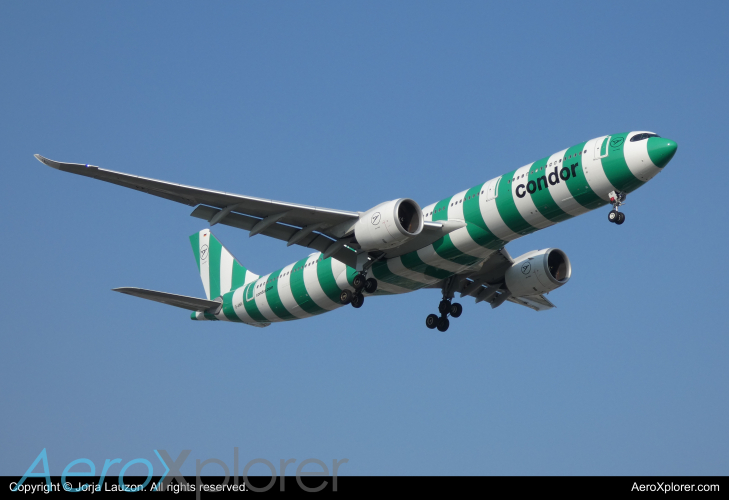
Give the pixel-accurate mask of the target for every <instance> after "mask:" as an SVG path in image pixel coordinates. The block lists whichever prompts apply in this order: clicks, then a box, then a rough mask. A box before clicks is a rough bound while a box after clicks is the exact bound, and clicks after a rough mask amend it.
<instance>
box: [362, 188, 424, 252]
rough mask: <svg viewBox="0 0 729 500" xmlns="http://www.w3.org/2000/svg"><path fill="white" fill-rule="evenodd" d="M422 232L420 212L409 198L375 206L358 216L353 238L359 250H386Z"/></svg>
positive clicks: (421, 214) (421, 212)
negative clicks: (359, 247)
mask: <svg viewBox="0 0 729 500" xmlns="http://www.w3.org/2000/svg"><path fill="white" fill-rule="evenodd" d="M422 230H423V210H422V209H421V208H420V205H418V204H417V203H415V202H414V201H413V200H411V199H409V198H400V199H399V200H392V201H388V202H385V203H381V204H379V205H377V206H376V207H375V208H371V209H369V210H367V211H366V212H365V213H363V214H362V215H360V217H359V220H358V221H357V223H356V224H355V225H354V236H355V238H357V243H359V245H360V246H361V247H362V250H367V251H369V250H386V249H388V248H392V247H396V246H398V245H400V244H402V243H403V242H404V241H405V240H407V239H409V238H412V237H414V236H417V235H419V234H420V232H421V231H422Z"/></svg>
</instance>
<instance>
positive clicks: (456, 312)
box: [450, 302, 463, 318]
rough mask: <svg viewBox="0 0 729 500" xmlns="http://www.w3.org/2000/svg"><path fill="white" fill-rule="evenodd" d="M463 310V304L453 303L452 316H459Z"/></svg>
mask: <svg viewBox="0 0 729 500" xmlns="http://www.w3.org/2000/svg"><path fill="white" fill-rule="evenodd" d="M462 312H463V306H462V305H461V304H458V303H457V302H456V303H453V304H451V310H450V313H451V316H453V317H454V318H457V317H458V316H460V315H461V313H462Z"/></svg>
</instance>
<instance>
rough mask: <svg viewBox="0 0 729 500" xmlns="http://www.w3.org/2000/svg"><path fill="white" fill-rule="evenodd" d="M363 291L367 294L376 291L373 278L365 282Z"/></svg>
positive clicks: (375, 282) (375, 281)
mask: <svg viewBox="0 0 729 500" xmlns="http://www.w3.org/2000/svg"><path fill="white" fill-rule="evenodd" d="M364 290H365V292H367V293H375V291H376V290H377V280H376V279H375V278H369V279H368V280H367V281H365V284H364Z"/></svg>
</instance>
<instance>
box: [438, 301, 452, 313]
mask: <svg viewBox="0 0 729 500" xmlns="http://www.w3.org/2000/svg"><path fill="white" fill-rule="evenodd" d="M450 308H451V303H450V302H448V301H447V300H445V299H443V300H441V301H440V304H438V312H439V313H441V314H447V313H448V310H449V309H450Z"/></svg>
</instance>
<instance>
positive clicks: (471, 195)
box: [449, 184, 506, 274]
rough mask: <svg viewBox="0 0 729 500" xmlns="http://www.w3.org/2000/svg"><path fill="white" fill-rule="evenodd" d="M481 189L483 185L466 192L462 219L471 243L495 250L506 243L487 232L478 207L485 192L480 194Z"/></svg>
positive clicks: (487, 229) (489, 231)
mask: <svg viewBox="0 0 729 500" xmlns="http://www.w3.org/2000/svg"><path fill="white" fill-rule="evenodd" d="M483 188H484V185H483V184H482V185H480V186H475V187H472V188H471V189H469V190H468V192H467V193H466V199H465V200H464V202H463V217H465V219H466V224H467V225H466V230H467V231H468V235H469V236H470V237H471V239H472V240H473V241H475V242H476V243H477V244H478V245H480V246H482V247H484V248H489V249H492V250H497V249H499V248H501V247H503V246H504V245H506V242H505V241H503V240H501V239H499V238H497V237H496V235H495V234H494V233H492V232H491V230H489V228H488V226H487V225H486V221H485V220H484V219H483V214H482V213H481V206H480V199H481V196H486V193H485V192H484V193H483V194H482V193H481V191H482V190H483ZM449 274H451V273H449Z"/></svg>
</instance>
